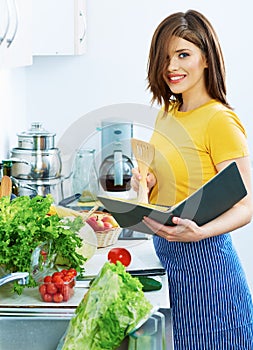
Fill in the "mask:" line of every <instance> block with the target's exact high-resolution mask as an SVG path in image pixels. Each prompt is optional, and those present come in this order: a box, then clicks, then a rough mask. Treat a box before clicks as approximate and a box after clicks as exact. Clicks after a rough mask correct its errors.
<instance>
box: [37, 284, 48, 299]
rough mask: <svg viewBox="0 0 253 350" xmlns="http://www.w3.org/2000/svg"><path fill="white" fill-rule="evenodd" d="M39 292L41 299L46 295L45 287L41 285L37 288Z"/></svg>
mask: <svg viewBox="0 0 253 350" xmlns="http://www.w3.org/2000/svg"><path fill="white" fill-rule="evenodd" d="M39 291H40V294H41V296H42V297H43V296H44V295H45V294H46V293H47V286H46V285H45V284H41V285H40V287H39Z"/></svg>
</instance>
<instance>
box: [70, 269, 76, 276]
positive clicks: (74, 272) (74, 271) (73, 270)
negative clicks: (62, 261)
mask: <svg viewBox="0 0 253 350" xmlns="http://www.w3.org/2000/svg"><path fill="white" fill-rule="evenodd" d="M68 273H72V274H73V275H74V276H76V275H77V271H76V269H74V268H70V269H69V270H68Z"/></svg>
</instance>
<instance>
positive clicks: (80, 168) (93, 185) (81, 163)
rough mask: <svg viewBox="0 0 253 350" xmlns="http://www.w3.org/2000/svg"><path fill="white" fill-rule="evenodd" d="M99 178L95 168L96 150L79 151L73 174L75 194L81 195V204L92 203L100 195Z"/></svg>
mask: <svg viewBox="0 0 253 350" xmlns="http://www.w3.org/2000/svg"><path fill="white" fill-rule="evenodd" d="M98 189H99V186H98V176H97V171H96V167H95V149H79V150H78V151H77V152H76V155H75V159H74V164H73V172H72V190H73V193H80V194H81V197H80V198H79V201H80V202H92V201H95V200H96V196H97V194H98Z"/></svg>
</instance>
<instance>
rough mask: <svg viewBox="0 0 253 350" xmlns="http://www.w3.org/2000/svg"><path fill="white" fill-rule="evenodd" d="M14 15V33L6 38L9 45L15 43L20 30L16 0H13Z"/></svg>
mask: <svg viewBox="0 0 253 350" xmlns="http://www.w3.org/2000/svg"><path fill="white" fill-rule="evenodd" d="M7 1H10V0H7ZM12 16H13V20H14V27H13V33H12V35H11V36H10V37H8V38H7V39H6V41H7V47H10V45H11V44H12V43H13V41H14V39H15V36H16V34H17V30H18V24H19V23H18V8H17V3H16V0H12Z"/></svg>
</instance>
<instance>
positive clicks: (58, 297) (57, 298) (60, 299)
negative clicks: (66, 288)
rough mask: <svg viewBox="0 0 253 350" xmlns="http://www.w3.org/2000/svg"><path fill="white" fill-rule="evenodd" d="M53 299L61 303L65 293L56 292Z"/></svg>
mask: <svg viewBox="0 0 253 350" xmlns="http://www.w3.org/2000/svg"><path fill="white" fill-rule="evenodd" d="M53 300H54V302H55V303H61V302H62V301H63V295H62V294H61V293H55V294H54V295H53Z"/></svg>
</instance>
